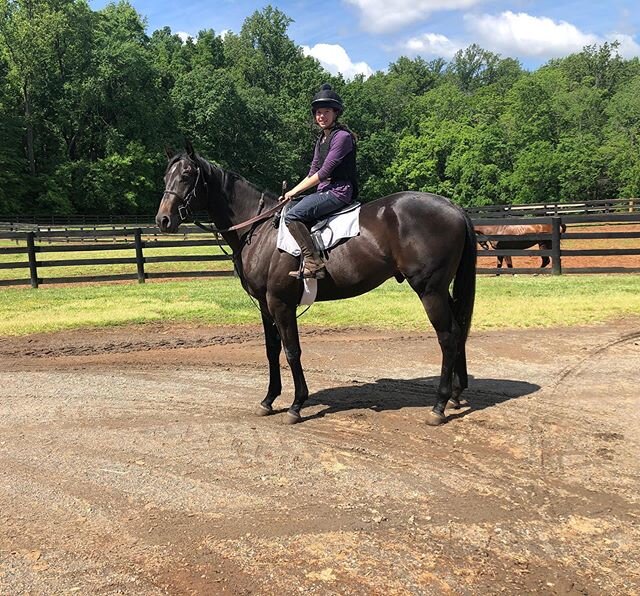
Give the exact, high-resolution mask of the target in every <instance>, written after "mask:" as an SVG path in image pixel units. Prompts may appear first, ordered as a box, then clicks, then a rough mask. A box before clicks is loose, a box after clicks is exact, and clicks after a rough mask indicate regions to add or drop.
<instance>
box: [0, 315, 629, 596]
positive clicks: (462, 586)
mask: <svg viewBox="0 0 640 596" xmlns="http://www.w3.org/2000/svg"><path fill="white" fill-rule="evenodd" d="M303 349H304V354H303V361H304V364H305V367H306V371H307V380H308V383H309V386H310V389H311V393H312V395H311V398H310V401H309V407H308V408H306V409H305V410H304V414H305V419H304V421H303V422H302V423H301V424H298V425H296V426H286V425H284V424H283V419H284V417H285V414H284V413H282V412H281V413H278V414H275V415H273V416H271V417H267V418H258V417H256V416H255V415H254V410H255V408H256V406H257V404H258V402H259V401H260V400H261V399H262V397H263V393H264V390H265V388H266V384H267V373H266V366H265V358H264V348H263V346H262V339H261V333H260V330H259V329H257V328H219V327H186V326H181V327H164V326H145V327H130V328H119V329H112V330H103V331H89V332H87V331H83V332H69V333H57V334H53V335H46V336H30V337H26V338H20V339H0V528H1V531H0V593H1V594H7V595H8V594H11V595H13V594H75V593H78V594H135V595H151V594H154V595H155V594H268V595H269V594H278V595H281V594H323V595H324V594H357V595H371V594H385V595H389V594H447V593H449V594H470V595H471V594H501V593H504V594H526V593H536V594H624V595H629V594H638V593H640V571H639V570H640V549H639V548H638V545H639V544H640V526H639V523H640V506H639V501H640V493H639V490H638V489H639V488H640V480H639V472H640V457H639V455H640V449H639V443H640V430H639V429H640V407H639V397H638V394H639V391H638V380H639V376H640V373H639V368H640V366H639V363H640V319H636V318H627V319H624V320H619V321H617V322H615V323H613V324H611V325H607V326H597V327H582V328H573V329H549V330H538V331H500V332H482V333H480V332H478V333H473V334H472V337H471V338H470V342H469V352H468V354H469V356H468V360H469V366H470V372H471V374H472V375H473V379H472V382H471V387H470V389H469V391H468V392H467V396H468V398H469V399H470V401H471V404H472V407H471V408H470V409H465V410H460V411H451V412H450V420H449V422H448V423H447V424H445V425H443V426H441V427H436V428H434V427H429V426H426V425H425V424H424V417H425V414H426V412H427V409H428V408H430V407H431V406H432V404H433V401H434V382H435V379H436V375H437V374H438V372H439V351H438V347H437V342H436V341H435V337H434V334H433V332H432V331H431V330H429V331H426V332H425V333H424V334H397V333H392V332H391V333H383V332H359V331H354V330H351V331H344V330H340V331H326V330H325V331H317V330H316V331H314V330H305V331H303ZM283 378H284V380H285V389H284V394H283V396H282V397H281V398H280V400H278V402H276V405H279V406H281V407H282V408H285V407H286V406H288V405H289V403H290V401H291V399H292V387H291V380H290V376H289V374H288V370H285V371H284V377H283Z"/></svg>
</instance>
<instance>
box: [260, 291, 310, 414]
mask: <svg viewBox="0 0 640 596" xmlns="http://www.w3.org/2000/svg"><path fill="white" fill-rule="evenodd" d="M269 310H270V311H271V312H272V313H273V314H274V318H275V321H276V325H277V326H278V331H279V332H280V337H281V339H282V345H283V347H284V353H285V356H286V358H287V362H288V363H289V367H290V368H291V374H292V375H293V386H294V398H293V403H292V404H291V406H290V407H289V410H288V412H287V424H295V423H296V422H300V419H301V416H300V410H301V409H302V406H303V404H304V402H305V401H307V398H308V397H309V388H308V387H307V381H306V380H305V378H304V372H303V370H302V363H301V360H300V357H301V355H302V349H301V347H300V337H299V335H298V322H297V320H296V307H295V305H291V304H287V303H284V302H280V301H277V302H274V303H272V304H271V303H270V304H269Z"/></svg>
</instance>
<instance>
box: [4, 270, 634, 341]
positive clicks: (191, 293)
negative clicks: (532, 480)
mask: <svg viewBox="0 0 640 596" xmlns="http://www.w3.org/2000/svg"><path fill="white" fill-rule="evenodd" d="M625 315H640V276H635V275H624V276H622V275H620V276H613V275H611V276H604V275H603V276H561V277H543V276H540V277H529V276H515V277H512V276H501V277H479V278H478V290H477V296H476V310H475V316H474V323H473V327H474V329H491V328H518V327H522V328H524V327H527V328H531V327H552V326H562V325H579V324H594V323H602V322H605V321H607V320H609V319H612V318H616V317H619V316H625ZM158 321H171V322H179V323H196V324H216V325H223V324H259V322H260V316H259V313H258V310H257V308H256V307H255V305H254V304H253V303H252V301H251V300H250V298H249V296H248V295H247V294H246V293H245V292H244V291H243V290H242V288H241V286H240V282H239V281H238V280H237V279H235V278H228V279H227V278H224V279H213V280H190V281H181V282H156V283H147V284H143V285H139V284H136V283H126V284H104V285H81V286H80V285H78V286H42V287H41V288H39V289H38V290H32V289H30V288H23V287H14V288H5V289H2V290H0V336H9V335H26V334H30V333H36V332H50V331H56V330H61V329H74V328H83V327H106V326H112V325H125V324H138V323H140V324H141V323H148V322H158ZM299 322H300V325H302V326H305V325H309V326H327V327H334V326H344V327H371V328H388V329H406V330H419V329H425V328H426V326H427V325H428V323H427V322H426V318H425V313H424V311H423V309H422V305H421V304H420V302H419V300H418V299H417V297H416V296H415V294H414V293H413V291H412V290H411V289H410V288H409V287H408V285H407V284H406V283H403V284H398V283H396V282H395V281H393V280H391V281H389V282H387V283H385V284H383V285H382V286H381V287H380V288H378V289H376V290H374V291H373V292H370V293H368V294H365V295H363V296H360V297H357V298H352V299H349V300H341V301H337V302H325V303H317V304H315V305H314V306H313V307H311V309H310V310H309V311H308V312H307V313H306V314H304V316H302V317H301V318H300V320H299Z"/></svg>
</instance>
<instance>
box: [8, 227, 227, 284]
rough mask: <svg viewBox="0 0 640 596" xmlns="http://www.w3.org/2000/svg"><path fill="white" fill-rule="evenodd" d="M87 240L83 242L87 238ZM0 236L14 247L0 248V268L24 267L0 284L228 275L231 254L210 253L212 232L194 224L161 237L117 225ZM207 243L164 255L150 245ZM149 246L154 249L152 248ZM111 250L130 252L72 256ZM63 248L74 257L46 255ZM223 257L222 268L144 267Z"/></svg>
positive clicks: (147, 230) (216, 243)
mask: <svg viewBox="0 0 640 596" xmlns="http://www.w3.org/2000/svg"><path fill="white" fill-rule="evenodd" d="M88 238H89V239H90V240H91V243H87V242H86V241H87V239H88ZM0 239H4V240H13V241H14V242H16V243H17V246H15V247H13V246H11V247H0V270H2V269H4V270H6V269H14V270H19V269H21V270H23V271H25V272H28V273H26V275H25V276H24V277H22V278H13V279H0V286H9V285H25V284H30V285H31V287H32V288H37V287H38V286H40V285H42V284H56V283H58V284H59V283H80V282H83V283H88V282H103V281H121V280H137V281H138V283H144V282H145V281H146V280H147V279H160V278H180V277H190V278H191V277H220V276H230V275H233V273H234V272H233V267H232V265H231V257H230V256H229V255H225V254H213V247H216V246H220V245H221V243H220V240H219V239H217V238H216V237H214V236H213V235H212V234H203V233H202V231H201V230H199V229H197V228H195V227H194V226H184V229H183V230H182V232H181V234H180V235H178V236H177V237H176V236H160V235H159V234H158V230H157V229H156V228H120V229H92V230H86V229H76V230H72V229H68V228H64V229H58V230H55V229H51V228H48V229H45V230H37V231H12V232H9V231H4V232H3V231H0ZM199 246H201V247H209V248H211V249H212V251H211V254H205V255H202V254H191V255H189V254H186V255H185V254H184V252H183V251H181V254H166V255H156V254H153V255H150V254H149V253H150V252H154V253H157V252H158V251H157V250H155V249H162V251H161V252H164V251H165V250H168V249H171V248H176V247H179V248H181V249H184V248H188V247H199ZM150 249H154V250H153V251H151V250H150ZM111 251H130V252H131V256H128V257H99V258H90V257H89V258H87V257H86V256H84V257H83V258H75V255H76V254H77V253H84V254H85V255H86V254H87V253H95V252H111ZM145 251H146V253H147V254H145ZM52 253H58V254H59V253H68V254H72V255H73V257H74V258H68V259H55V260H50V259H47V255H48V254H52ZM16 254H19V255H24V257H25V260H21V261H17V262H16V261H9V262H7V260H6V259H4V262H3V256H4V255H16ZM217 261H226V262H227V263H228V266H227V267H226V268H225V269H223V270H220V269H213V268H211V269H205V270H198V271H195V270H188V271H157V272H150V271H148V270H147V265H148V264H154V263H196V262H204V263H214V262H217ZM105 265H131V271H130V272H128V273H111V274H101V275H74V276H64V277H43V275H42V269H44V268H58V267H78V266H81V267H82V266H85V267H88V266H105Z"/></svg>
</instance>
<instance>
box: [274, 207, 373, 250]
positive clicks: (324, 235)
mask: <svg viewBox="0 0 640 596" xmlns="http://www.w3.org/2000/svg"><path fill="white" fill-rule="evenodd" d="M289 206H290V205H285V206H284V208H283V209H282V213H281V214H280V223H279V225H278V241H277V247H278V248H279V249H280V250H283V251H285V252H288V253H289V254H290V255H293V256H294V257H298V256H300V247H299V246H298V244H297V242H296V241H295V240H294V239H293V237H292V236H291V234H290V232H289V230H288V228H287V226H286V225H285V223H284V216H285V214H286V211H287V209H288V208H289ZM360 207H361V204H360V203H358V202H355V203H352V204H351V205H347V206H346V207H345V208H344V209H341V210H340V211H336V212H335V213H331V214H330V215H329V216H327V217H326V218H325V219H322V220H320V221H318V222H317V223H316V224H314V225H313V227H312V228H311V238H312V239H313V242H314V244H315V245H316V248H317V249H318V252H320V253H321V254H323V253H326V252H327V251H328V250H329V249H330V248H332V247H333V246H335V245H336V244H338V242H340V241H341V240H343V239H345V238H352V237H353V236H357V235H358V234H360Z"/></svg>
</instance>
